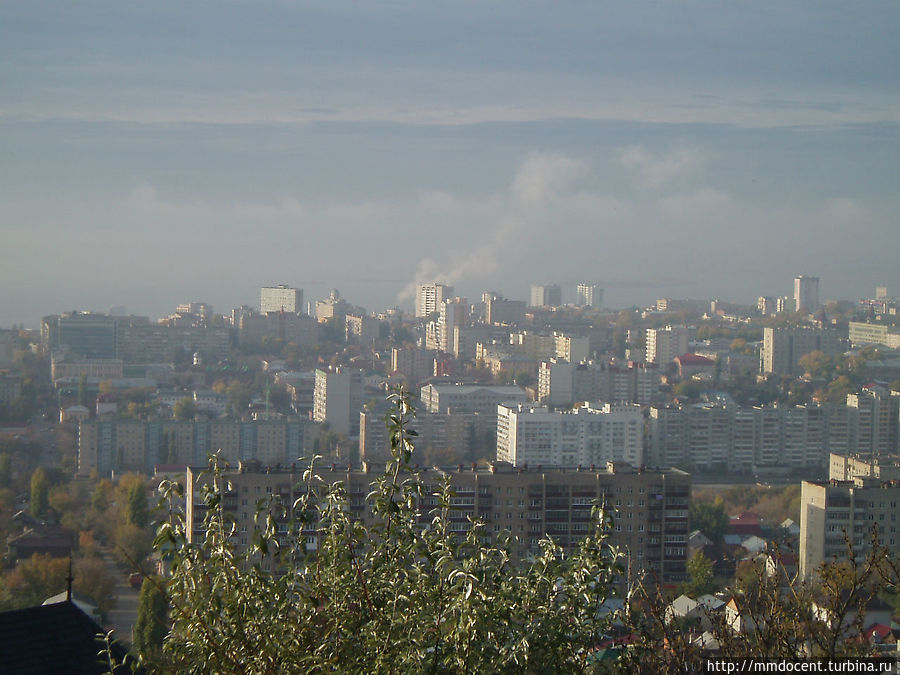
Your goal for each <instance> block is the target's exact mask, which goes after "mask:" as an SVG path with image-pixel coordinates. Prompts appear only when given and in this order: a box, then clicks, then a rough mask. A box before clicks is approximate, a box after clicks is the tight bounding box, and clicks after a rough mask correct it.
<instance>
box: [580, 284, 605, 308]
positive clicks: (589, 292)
mask: <svg viewBox="0 0 900 675" xmlns="http://www.w3.org/2000/svg"><path fill="white" fill-rule="evenodd" d="M575 304H576V305H578V306H580V307H591V308H593V309H600V308H601V307H603V289H602V288H600V287H599V286H596V285H594V284H578V286H577V288H576V289H575Z"/></svg>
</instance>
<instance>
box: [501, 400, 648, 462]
mask: <svg viewBox="0 0 900 675" xmlns="http://www.w3.org/2000/svg"><path fill="white" fill-rule="evenodd" d="M643 429H644V415H643V412H642V411H641V407H640V406H638V405H621V404H620V405H610V404H608V403H607V404H605V405H603V406H600V407H598V408H589V407H582V408H576V409H575V410H572V411H567V412H551V411H550V410H549V409H548V408H545V407H542V406H536V405H524V404H518V405H516V406H510V405H500V406H498V408H497V460H498V461H501V462H509V463H510V464H512V465H513V466H529V465H538V466H577V465H581V466H590V465H599V464H603V463H605V462H607V461H618V462H621V461H625V462H628V463H630V464H633V465H634V466H640V465H643V464H644V444H643Z"/></svg>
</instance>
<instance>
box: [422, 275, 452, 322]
mask: <svg viewBox="0 0 900 675" xmlns="http://www.w3.org/2000/svg"><path fill="white" fill-rule="evenodd" d="M452 295H453V286H448V285H446V284H439V283H431V284H420V285H418V286H416V318H417V319H420V318H422V317H426V316H428V315H429V314H433V313H434V312H436V311H438V308H439V307H440V306H441V303H443V302H444V300H446V299H448V298H450V297H451V296H452Z"/></svg>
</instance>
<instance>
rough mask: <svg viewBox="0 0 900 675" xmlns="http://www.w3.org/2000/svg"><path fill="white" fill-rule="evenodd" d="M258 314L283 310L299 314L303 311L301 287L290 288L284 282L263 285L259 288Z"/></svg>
mask: <svg viewBox="0 0 900 675" xmlns="http://www.w3.org/2000/svg"><path fill="white" fill-rule="evenodd" d="M259 311H260V314H268V313H269V312H285V313H287V314H301V313H302V312H303V289H302V288H291V287H290V286H285V285H284V284H278V285H277V286H263V287H262V288H260V289H259Z"/></svg>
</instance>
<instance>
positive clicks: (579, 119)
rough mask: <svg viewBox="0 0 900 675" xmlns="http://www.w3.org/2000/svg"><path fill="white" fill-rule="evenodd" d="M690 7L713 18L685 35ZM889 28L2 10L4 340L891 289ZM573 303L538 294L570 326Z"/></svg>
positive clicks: (899, 233) (629, 14)
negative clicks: (264, 321) (415, 303)
mask: <svg viewBox="0 0 900 675" xmlns="http://www.w3.org/2000/svg"><path fill="white" fill-rule="evenodd" d="M713 8H715V11H711V10H712V9H713ZM898 19H900V6H898V5H897V4H895V3H889V2H871V3H866V4H865V5H864V6H860V5H856V4H845V3H803V2H788V3H783V2H778V3H774V2H770V3H752V4H740V5H738V4H733V5H729V6H726V7H722V6H721V5H720V4H719V3H709V2H679V3H672V4H668V5H653V6H649V5H645V4H637V5H635V4H632V3H628V4H618V3H616V4H614V3H606V2H602V3H596V2H591V3H563V4H560V3H549V2H538V3H528V4H527V5H516V6H512V5H507V4H502V3H414V2H389V3H373V4H360V3H349V2H343V1H338V2H329V3H294V2H263V3H245V2H197V3H190V5H185V4H183V3H174V2H156V3H150V4H131V3H129V4H122V3H116V2H110V1H108V0H99V1H96V2H85V3H78V4H76V5H67V4H60V3H47V2H30V3H7V4H4V5H3V6H2V7H0V82H2V83H3V84H2V86H0V156H2V157H3V160H2V162H0V199H2V203H3V205H4V208H3V214H2V216H0V288H2V289H3V293H2V294H0V325H2V326H8V325H10V324H13V323H24V324H26V325H27V326H29V327H36V326H37V325H38V323H39V319H40V317H41V316H42V315H45V314H51V313H54V312H61V311H64V310H72V309H95V310H105V309H108V308H109V307H110V306H113V305H122V306H125V307H126V308H127V309H128V310H129V311H131V312H135V313H140V314H147V315H164V314H166V313H167V312H169V311H171V308H172V307H173V306H174V305H175V304H177V303H179V302H184V301H188V300H203V301H206V302H209V303H211V304H212V305H214V306H215V307H216V308H217V310H219V311H227V308H228V307H231V306H235V305H238V304H241V303H246V304H252V303H253V302H254V301H255V298H256V294H257V293H258V289H259V287H260V286H261V285H265V284H268V283H275V282H283V283H287V284H290V285H293V286H297V287H303V288H304V289H306V297H307V299H308V300H315V299H317V298H319V297H325V296H327V295H328V293H329V292H330V290H331V289H332V288H335V287H336V288H338V289H340V291H341V294H342V295H343V296H344V297H346V298H347V299H348V300H350V301H351V302H353V303H355V304H359V305H363V306H365V307H367V308H368V309H370V310H378V309H382V308H386V307H389V306H393V305H397V304H400V305H401V306H405V307H407V308H411V307H412V293H411V289H413V288H414V285H415V283H416V282H424V281H432V280H441V281H445V282H446V283H449V284H453V285H454V287H455V288H456V291H457V292H458V293H460V294H467V295H470V296H473V297H474V296H475V295H476V294H477V293H478V292H479V291H481V290H483V289H492V290H496V291H499V292H501V293H503V294H505V295H506V296H507V297H510V298H516V299H527V294H528V288H529V284H532V283H547V282H558V283H560V284H561V285H563V287H564V289H566V290H565V291H564V292H566V293H571V292H572V289H573V288H574V283H575V281H576V280H584V279H590V280H594V281H596V282H597V283H598V284H600V285H602V286H603V287H604V288H605V289H606V304H607V305H608V306H611V307H617V306H626V305H630V304H644V303H648V302H651V301H653V300H654V299H655V298H656V297H662V296H667V295H668V296H675V297H716V296H718V297H722V298H727V299H729V300H734V301H738V302H748V303H753V302H755V299H756V298H757V296H760V295H785V294H789V293H790V284H791V280H792V278H793V277H794V275H796V274H799V273H807V274H811V275H816V276H818V277H820V278H821V279H822V286H821V291H820V292H821V296H822V298H823V300H824V299H830V298H843V299H851V300H853V299H856V298H859V297H867V296H870V295H871V294H872V292H873V289H874V287H875V286H876V285H879V284H883V285H886V286H887V287H888V288H889V289H890V291H891V292H892V293H897V292H898V289H900V273H898V268H897V264H896V251H897V248H898V244H900V229H898V228H897V223H896V213H898V212H900V208H898V207H900V204H898V197H897V190H896V186H897V175H898V160H897V158H898V156H900V152H898V150H900V100H898V99H900V86H898V84H900V82H898V78H900V73H898V70H897V68H896V64H897V62H898V46H897V45H898V43H897V40H896V27H897V25H898ZM572 299H573V298H572V297H564V300H566V301H571V300H572Z"/></svg>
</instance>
